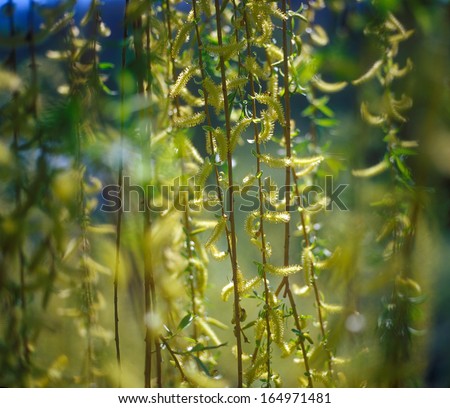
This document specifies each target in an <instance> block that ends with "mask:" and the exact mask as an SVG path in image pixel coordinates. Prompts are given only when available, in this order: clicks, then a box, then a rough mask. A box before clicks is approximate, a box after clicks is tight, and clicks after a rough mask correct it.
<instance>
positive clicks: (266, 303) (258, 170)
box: [243, 8, 272, 388]
mask: <svg viewBox="0 0 450 408" xmlns="http://www.w3.org/2000/svg"><path fill="white" fill-rule="evenodd" d="M243 17H244V24H245V34H246V39H247V56H248V57H250V56H251V46H250V38H251V35H250V27H249V23H248V17H247V11H246V9H245V8H244V15H243ZM248 78H249V82H250V98H251V100H252V117H253V119H256V117H257V116H256V114H257V112H256V98H255V95H256V93H255V81H254V78H253V74H252V73H251V72H249V73H248ZM253 138H254V141H255V146H256V174H261V160H260V156H261V148H260V140H259V131H258V125H257V123H256V121H255V120H254V121H253ZM258 198H259V235H260V236H261V257H262V278H263V281H264V308H265V311H264V314H265V321H266V331H267V344H266V354H267V362H266V363H267V387H268V388H269V387H270V379H271V373H272V371H271V366H270V360H271V333H270V309H271V308H270V302H269V295H270V292H269V284H268V280H267V271H266V269H267V268H266V264H267V254H266V237H265V234H264V194H263V185H262V180H261V177H258ZM258 348H259V347H258ZM258 348H257V349H256V350H255V352H254V353H253V359H255V358H256V354H257V352H258Z"/></svg>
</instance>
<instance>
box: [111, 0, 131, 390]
mask: <svg viewBox="0 0 450 408" xmlns="http://www.w3.org/2000/svg"><path fill="white" fill-rule="evenodd" d="M128 2H129V0H125V13H124V17H123V36H122V41H123V44H122V57H121V70H122V75H121V78H120V156H119V172H118V180H117V185H118V186H119V194H120V195H121V196H122V194H123V191H122V190H123V148H124V139H125V134H124V133H125V95H124V93H125V72H124V71H125V67H126V62H127V49H126V41H127V38H128V26H127V24H128V22H127V11H128ZM122 216H123V208H122V206H120V207H119V210H118V213H117V221H116V244H115V253H116V255H115V266H114V340H115V344H116V361H117V366H118V368H119V378H118V385H119V387H121V386H122V374H121V369H122V368H121V365H122V364H121V356H120V334H119V294H118V292H119V271H120V247H121V234H122Z"/></svg>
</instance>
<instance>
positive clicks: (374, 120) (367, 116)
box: [361, 102, 386, 126]
mask: <svg viewBox="0 0 450 408" xmlns="http://www.w3.org/2000/svg"><path fill="white" fill-rule="evenodd" d="M361 117H362V118H363V119H364V121H365V122H367V123H368V124H369V125H372V126H380V125H382V124H384V123H385V122H386V116H385V115H379V116H375V115H372V114H371V113H370V112H369V110H368V108H367V104H366V103H365V102H362V103H361Z"/></svg>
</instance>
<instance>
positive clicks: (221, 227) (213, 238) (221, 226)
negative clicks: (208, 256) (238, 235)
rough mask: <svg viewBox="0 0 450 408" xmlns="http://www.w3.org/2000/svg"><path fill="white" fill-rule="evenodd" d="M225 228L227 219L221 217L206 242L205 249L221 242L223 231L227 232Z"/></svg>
mask: <svg viewBox="0 0 450 408" xmlns="http://www.w3.org/2000/svg"><path fill="white" fill-rule="evenodd" d="M225 226H226V219H225V218H224V217H220V219H219V221H217V224H216V226H215V227H214V229H213V231H212V233H211V235H210V237H209V238H208V240H207V241H206V244H205V248H208V247H210V246H211V245H212V244H214V243H216V242H217V241H218V240H219V238H220V235H221V234H222V233H223V231H225Z"/></svg>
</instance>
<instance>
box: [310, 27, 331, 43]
mask: <svg viewBox="0 0 450 408" xmlns="http://www.w3.org/2000/svg"><path fill="white" fill-rule="evenodd" d="M309 35H310V36H311V41H312V42H313V43H314V44H315V45H317V46H319V47H324V46H325V45H327V44H328V42H329V41H330V40H329V39H328V35H327V32H326V31H325V30H324V29H323V27H322V26H320V25H314V26H312V28H311V32H310V34H309Z"/></svg>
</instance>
